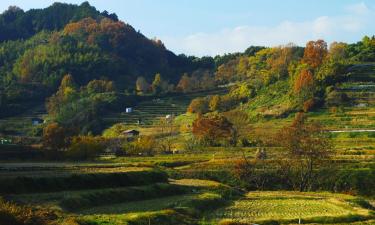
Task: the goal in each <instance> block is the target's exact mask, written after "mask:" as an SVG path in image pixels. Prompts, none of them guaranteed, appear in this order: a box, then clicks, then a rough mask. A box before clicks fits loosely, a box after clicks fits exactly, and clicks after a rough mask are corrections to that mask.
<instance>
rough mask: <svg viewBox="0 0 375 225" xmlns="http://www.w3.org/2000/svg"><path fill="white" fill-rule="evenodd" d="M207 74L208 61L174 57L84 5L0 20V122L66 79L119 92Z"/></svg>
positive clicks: (13, 11) (13, 10)
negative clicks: (108, 84)
mask: <svg viewBox="0 0 375 225" xmlns="http://www.w3.org/2000/svg"><path fill="white" fill-rule="evenodd" d="M213 68H214V62H213V59H212V58H208V59H207V58H202V59H200V58H196V57H187V56H185V55H180V56H176V55H175V54H174V53H173V52H171V51H169V50H167V49H166V48H165V46H164V44H163V43H162V42H161V41H160V40H156V39H148V38H146V37H145V36H144V35H142V34H141V33H140V32H139V31H136V30H135V29H134V28H133V27H132V26H130V25H129V24H126V23H124V22H122V21H119V20H118V18H117V15H116V14H109V13H108V12H106V11H104V12H99V11H98V10H96V9H95V7H93V6H90V5H89V3H88V2H84V3H82V4H81V5H79V6H78V5H72V4H64V3H54V4H53V5H52V6H50V7H47V8H45V9H31V10H29V11H26V12H25V11H23V10H22V9H20V8H18V7H15V6H11V7H9V9H8V10H6V11H5V12H3V13H2V14H0V116H4V115H6V114H12V112H17V111H22V108H25V106H26V105H27V104H28V103H30V102H34V103H35V102H39V103H42V102H44V100H45V99H46V97H49V96H51V95H52V94H53V93H55V92H56V91H57V88H58V86H59V84H60V82H61V80H62V77H63V76H64V75H66V74H71V75H72V76H73V78H74V81H75V82H76V83H77V84H78V85H79V86H83V85H86V84H87V83H88V82H89V81H91V80H98V79H100V80H110V81H113V83H114V85H115V87H116V90H117V91H119V92H124V90H128V89H135V81H136V80H137V77H142V78H144V79H145V80H146V81H147V82H151V81H152V80H153V79H154V76H155V74H161V77H162V78H163V79H164V80H166V81H168V82H170V83H172V84H176V83H177V82H178V81H179V79H180V77H181V75H182V74H183V73H186V72H187V73H190V72H192V71H195V70H198V69H213ZM130 92H131V93H132V90H130Z"/></svg>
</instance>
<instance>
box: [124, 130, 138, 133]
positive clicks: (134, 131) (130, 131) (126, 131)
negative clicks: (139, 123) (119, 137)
mask: <svg viewBox="0 0 375 225" xmlns="http://www.w3.org/2000/svg"><path fill="white" fill-rule="evenodd" d="M122 133H123V134H131V133H133V134H139V131H137V130H125V131H123V132H122Z"/></svg>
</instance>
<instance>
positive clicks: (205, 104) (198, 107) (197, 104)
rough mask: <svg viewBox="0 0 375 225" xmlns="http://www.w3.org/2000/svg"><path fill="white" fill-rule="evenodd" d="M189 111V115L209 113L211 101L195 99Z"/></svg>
mask: <svg viewBox="0 0 375 225" xmlns="http://www.w3.org/2000/svg"><path fill="white" fill-rule="evenodd" d="M187 111H188V112H189V113H198V114H205V113H207V112H208V111H209V101H208V99H207V98H195V99H193V100H192V101H191V103H190V105H189V107H188V109H187Z"/></svg>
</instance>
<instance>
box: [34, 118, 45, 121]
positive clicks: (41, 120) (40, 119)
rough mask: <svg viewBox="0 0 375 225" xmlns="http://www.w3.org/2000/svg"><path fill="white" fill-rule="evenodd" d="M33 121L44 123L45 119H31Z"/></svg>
mask: <svg viewBox="0 0 375 225" xmlns="http://www.w3.org/2000/svg"><path fill="white" fill-rule="evenodd" d="M31 120H32V121H39V122H43V121H44V120H43V119H40V118H31Z"/></svg>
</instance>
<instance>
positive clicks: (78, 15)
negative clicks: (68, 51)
mask: <svg viewBox="0 0 375 225" xmlns="http://www.w3.org/2000/svg"><path fill="white" fill-rule="evenodd" d="M87 17H91V18H94V19H99V18H103V17H106V18H109V19H112V20H114V21H117V20H118V18H117V15H116V14H109V13H108V12H106V11H103V12H99V11H98V10H96V9H95V7H93V6H90V4H89V3H88V2H83V3H82V4H81V5H79V6H78V5H72V4H65V3H57V2H56V3H54V4H53V5H51V6H49V7H47V8H45V9H31V10H28V11H26V12H25V11H23V10H22V9H21V8H19V7H17V6H9V8H8V9H7V10H6V11H4V12H3V13H2V14H0V42H3V41H9V40H17V39H27V38H29V37H31V36H33V35H34V34H36V33H38V32H40V31H42V30H48V31H53V30H61V29H62V28H63V27H64V26H65V25H66V24H68V23H70V22H75V21H79V20H81V19H84V18H87Z"/></svg>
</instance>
